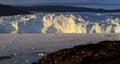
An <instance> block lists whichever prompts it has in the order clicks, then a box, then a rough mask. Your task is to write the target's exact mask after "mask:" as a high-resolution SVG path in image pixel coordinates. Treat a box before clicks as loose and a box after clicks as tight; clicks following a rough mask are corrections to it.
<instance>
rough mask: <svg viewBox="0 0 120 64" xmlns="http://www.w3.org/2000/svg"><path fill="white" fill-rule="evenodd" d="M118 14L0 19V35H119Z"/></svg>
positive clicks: (54, 15)
mask: <svg viewBox="0 0 120 64" xmlns="http://www.w3.org/2000/svg"><path fill="white" fill-rule="evenodd" d="M119 27H120V18H119V14H110V13H109V14H107V13H104V14H103V13H89V12H85V13H84V12H81V13H79V12H78V13H77V12H76V13H69V12H68V13H42V12H41V13H38V14H30V15H15V16H1V17H0V33H120V28H119Z"/></svg>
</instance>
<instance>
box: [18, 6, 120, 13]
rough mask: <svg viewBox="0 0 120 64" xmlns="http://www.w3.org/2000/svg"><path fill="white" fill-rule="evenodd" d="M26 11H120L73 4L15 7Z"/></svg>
mask: <svg viewBox="0 0 120 64" xmlns="http://www.w3.org/2000/svg"><path fill="white" fill-rule="evenodd" d="M17 8H20V9H23V10H27V11H33V12H103V13H104V12H105V13H106V12H108V13H111V12H120V9H116V10H105V9H95V8H86V7H73V6H51V5H46V6H31V7H17Z"/></svg>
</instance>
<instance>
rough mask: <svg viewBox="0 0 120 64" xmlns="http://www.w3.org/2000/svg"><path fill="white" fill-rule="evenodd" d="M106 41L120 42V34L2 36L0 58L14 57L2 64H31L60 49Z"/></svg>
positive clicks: (0, 62)
mask: <svg viewBox="0 0 120 64" xmlns="http://www.w3.org/2000/svg"><path fill="white" fill-rule="evenodd" d="M104 40H120V34H117V33H110V34H108V33H99V34H97V33H93V34H67V33H66V34H62V33H48V34H37V33H35V34H0V56H12V58H10V59H5V60H1V61H0V64H31V63H32V62H34V61H37V60H38V59H40V58H41V57H43V56H45V55H46V54H48V53H51V52H54V51H57V50H60V49H64V48H70V47H73V46H76V45H85V44H90V43H97V42H100V41H104Z"/></svg>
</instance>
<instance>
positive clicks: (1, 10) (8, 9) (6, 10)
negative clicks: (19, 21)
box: [0, 4, 30, 16]
mask: <svg viewBox="0 0 120 64" xmlns="http://www.w3.org/2000/svg"><path fill="white" fill-rule="evenodd" d="M18 14H30V13H29V12H28V11H24V10H21V9H17V8H15V7H12V6H9V5H3V4H0V16H11V15H18Z"/></svg>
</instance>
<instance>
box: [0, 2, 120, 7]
mask: <svg viewBox="0 0 120 64" xmlns="http://www.w3.org/2000/svg"><path fill="white" fill-rule="evenodd" d="M0 4H7V5H19V6H33V5H73V6H81V7H83V6H86V7H98V8H108V9H109V8H111V9H112V8H120V0H0Z"/></svg>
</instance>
